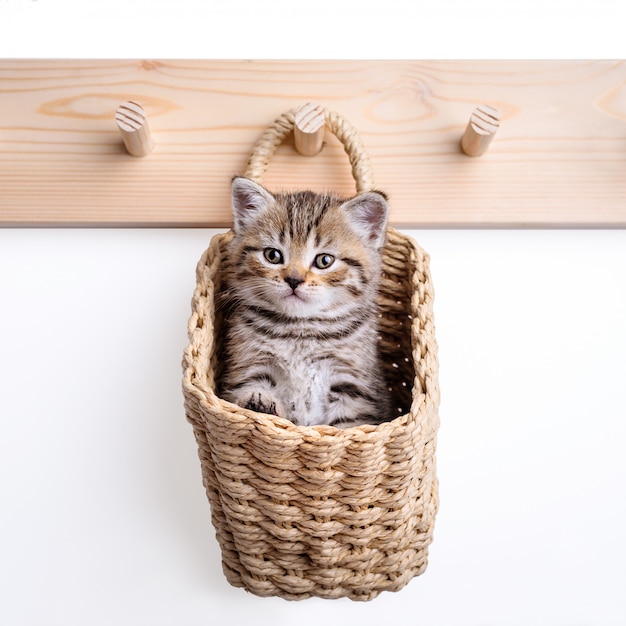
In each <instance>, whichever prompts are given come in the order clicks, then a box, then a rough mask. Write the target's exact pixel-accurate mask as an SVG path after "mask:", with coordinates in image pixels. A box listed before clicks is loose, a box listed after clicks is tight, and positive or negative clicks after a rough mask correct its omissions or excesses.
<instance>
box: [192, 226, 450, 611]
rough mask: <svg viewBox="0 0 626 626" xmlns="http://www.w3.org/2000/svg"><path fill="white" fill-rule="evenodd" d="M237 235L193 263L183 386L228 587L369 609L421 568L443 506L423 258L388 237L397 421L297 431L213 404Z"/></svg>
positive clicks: (388, 338)
mask: <svg viewBox="0 0 626 626" xmlns="http://www.w3.org/2000/svg"><path fill="white" fill-rule="evenodd" d="M230 237H232V233H226V234H221V235H216V236H215V237H214V238H213V240H212V241H211V244H210V246H209V248H208V249H207V250H206V252H205V253H204V255H203V256H202V258H201V260H200V262H199V264H198V267H197V287H196V291H195V293H194V297H193V303H192V316H191V318H190V320H189V328H188V331H189V344H188V346H187V348H186V350H185V354H184V361H183V367H184V381H183V390H184V398H185V407H186V414H187V418H188V420H189V421H190V422H191V424H192V425H193V429H194V434H195V437H196V440H197V443H198V448H199V456H200V461H201V465H202V476H203V483H204V486H205V488H206V492H207V495H208V499H209V502H210V504H211V511H212V521H213V525H214V527H215V530H216V535H217V539H218V542H219V544H220V547H221V551H222V564H223V569H224V573H225V575H226V578H227V580H228V581H229V582H230V583H231V584H232V585H234V586H236V587H244V588H245V589H247V590H248V591H250V592H252V593H254V594H256V595H260V596H280V597H282V598H286V599H289V600H296V599H303V598H308V597H311V596H319V597H323V598H339V597H348V598H351V599H353V600H370V599H372V598H375V597H376V596H377V595H378V594H379V593H380V592H381V591H398V590H399V589H401V588H402V587H404V586H405V585H406V584H407V583H408V582H409V581H410V580H411V579H412V578H413V577H414V576H417V575H418V574H421V573H422V572H423V571H424V569H425V568H426V565H427V558H428V546H429V545H430V543H431V541H432V533H433V526H434V521H435V515H436V512H437V508H438V493H437V478H436V471H435V445H436V434H437V429H438V425H439V418H438V406H439V388H438V376H437V369H438V362H437V345H436V341H435V330H434V323H433V288H432V282H431V277H430V271H429V266H428V261H429V259H428V256H427V255H426V254H425V253H424V252H423V251H422V250H421V249H420V248H419V246H418V245H417V244H416V243H415V242H413V240H412V239H411V238H410V237H408V236H406V235H404V234H402V233H399V232H397V231H395V230H393V229H391V228H390V229H388V234H387V244H386V247H385V250H384V254H383V267H384V275H383V281H382V285H381V291H380V297H379V304H380V311H381V315H380V332H381V349H382V352H383V354H384V357H385V359H384V360H385V367H386V372H385V374H386V376H387V379H388V382H389V387H390V389H391V390H392V392H393V394H394V396H395V398H396V400H397V407H398V415H399V417H398V418H396V419H395V420H393V421H391V422H388V423H384V424H380V425H378V426H359V427H355V428H350V429H347V430H340V429H336V428H333V427H329V426H314V427H302V426H295V425H293V424H292V423H291V422H288V421H287V420H284V419H281V418H278V417H275V416H270V415H264V414H259V413H255V412H253V411H249V410H246V409H242V408H240V407H238V406H236V405H234V404H231V403H228V402H225V401H223V400H221V399H220V398H219V397H218V396H217V395H216V393H215V389H216V388H217V385H216V382H217V380H218V379H219V375H220V371H221V367H220V361H221V359H220V354H221V338H222V336H223V324H224V321H223V320H222V319H221V318H220V314H219V311H217V310H216V308H215V306H214V298H215V296H216V294H218V293H219V290H220V287H221V276H220V267H221V263H222V259H223V256H224V253H225V246H226V244H227V242H228V241H229V240H230Z"/></svg>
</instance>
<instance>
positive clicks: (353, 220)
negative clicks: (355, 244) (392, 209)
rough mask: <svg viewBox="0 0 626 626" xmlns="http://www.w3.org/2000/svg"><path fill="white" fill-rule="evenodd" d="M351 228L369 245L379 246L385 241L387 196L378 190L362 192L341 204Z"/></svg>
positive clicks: (387, 210) (387, 211)
mask: <svg viewBox="0 0 626 626" xmlns="http://www.w3.org/2000/svg"><path fill="white" fill-rule="evenodd" d="M341 209H342V210H343V211H344V212H345V213H346V215H347V216H348V219H349V220H350V224H351V225H352V228H353V229H354V230H355V231H356V233H357V234H358V235H359V236H360V237H362V238H363V239H365V241H366V242H367V243H369V244H370V245H372V246H374V247H376V248H380V247H381V246H382V245H383V243H384V242H385V227H386V226H387V215H388V213H389V209H388V208H387V198H386V197H385V196H384V194H382V193H380V192H378V191H368V192H366V193H362V194H360V195H358V196H356V197H354V198H352V199H351V200H348V201H347V202H345V203H344V204H342V205H341Z"/></svg>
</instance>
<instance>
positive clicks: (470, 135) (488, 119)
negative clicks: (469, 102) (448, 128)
mask: <svg viewBox="0 0 626 626" xmlns="http://www.w3.org/2000/svg"><path fill="white" fill-rule="evenodd" d="M499 127H500V112H499V111H498V109H495V108H494V107H491V106H488V105H486V104H483V105H482V106H479V107H478V108H477V109H474V112H473V113H472V115H471V117H470V119H469V122H468V124H467V128H466V129H465V134H464V135H463V138H462V139H461V148H462V150H463V152H465V154H467V155H468V156H472V157H476V156H480V155H481V154H484V153H485V151H486V150H487V148H488V147H489V144H490V143H491V140H492V139H493V138H494V136H495V134H496V132H497V130H498V128H499Z"/></svg>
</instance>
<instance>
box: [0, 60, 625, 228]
mask: <svg viewBox="0 0 626 626" xmlns="http://www.w3.org/2000/svg"><path fill="white" fill-rule="evenodd" d="M0 92H1V93H2V99H1V104H0V107H1V109H2V120H1V121H0V222H1V223H2V224H4V225H121V226H202V227H208V226H215V227H226V226H228V225H230V221H231V220H230V207H229V180H230V177H231V176H232V175H233V174H237V173H241V172H243V170H244V169H245V165H246V160H247V157H248V154H249V152H250V150H251V148H252V146H253V144H254V142H255V141H256V140H257V138H258V137H259V136H260V134H261V133H262V131H263V130H264V129H265V127H266V126H267V125H268V124H270V123H271V122H272V121H273V120H274V119H275V118H276V117H277V116H278V115H279V114H281V113H282V112H284V111H286V110H288V109H292V108H296V107H298V106H301V105H302V104H304V103H305V102H308V101H314V102H316V103H319V104H320V105H322V106H325V107H327V108H331V109H334V110H336V111H338V112H339V113H341V114H342V115H343V116H344V117H346V118H347V119H348V120H350V122H351V123H352V124H353V125H354V126H355V127H356V128H357V129H359V131H360V132H361V135H362V138H363V141H364V143H365V146H366V147H367V149H368V150H369V152H370V156H371V160H372V166H373V168H374V172H375V174H376V186H377V187H378V188H379V189H382V190H384V191H385V192H386V193H387V194H388V195H389V196H390V206H391V221H392V223H393V224H394V225H396V226H399V227H439V226H441V227H484V226H487V227H490V226H495V227H498V226H505V227H508V226H531V227H534V226H577V227H583V226H614V227H625V226H626V63H625V62H623V61H589V62H584V61H562V62H561V61H533V62H526V61H516V62H511V61H480V62H478V61H457V62H454V61H429V62H421V61H271V62H270V61H119V60H116V61H106V60H98V61H50V60H45V61H33V60H29V61H15V60H10V61H0ZM127 100H132V101H135V102H138V103H139V104H140V105H141V106H142V107H143V108H144V110H145V112H146V115H147V117H148V118H149V120H150V129H151V132H152V136H153V138H154V141H155V149H154V151H153V152H152V153H151V154H150V155H148V156H146V157H144V158H142V159H137V158H134V157H132V156H130V155H128V154H127V153H126V152H125V150H124V146H123V143H122V140H121V137H120V133H119V131H118V129H117V127H116V124H115V111H116V109H117V107H118V106H119V105H120V104H121V103H122V102H124V101H127ZM481 104H488V105H490V106H493V107H495V108H497V109H498V110H499V111H500V113H501V121H500V128H499V130H498V134H497V137H496V139H495V140H494V141H493V142H492V144H491V145H490V147H489V150H488V151H487V152H486V153H485V154H484V155H483V156H482V157H480V158H479V159H473V158H470V157H467V156H466V155H464V154H463V153H462V151H461V148H460V139H461V136H462V135H463V132H464V130H465V127H466V124H467V121H468V119H469V116H470V115H471V113H472V111H473V110H474V109H475V108H476V107H477V106H478V105H481ZM265 184H266V185H267V186H268V187H270V188H274V189H277V188H312V189H316V190H321V189H329V188H330V189H334V190H336V191H338V192H342V193H346V194H350V193H352V192H353V190H354V185H353V182H352V180H351V178H350V167H349V164H348V161H347V158H346V156H345V154H343V151H342V148H341V146H340V145H339V143H338V142H337V141H336V139H335V138H334V137H332V136H330V135H329V134H327V137H326V144H325V145H324V148H323V150H322V152H321V153H320V154H318V155H317V156H315V157H303V156H301V155H299V154H298V153H297V152H296V151H295V149H294V146H293V140H292V139H290V140H289V141H287V142H286V143H285V144H284V145H282V146H281V147H280V148H279V149H278V150H277V152H276V155H275V156H274V158H273V160H272V163H271V165H270V168H269V170H268V173H267V177H266V180H265Z"/></svg>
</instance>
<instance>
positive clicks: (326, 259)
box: [313, 254, 335, 270]
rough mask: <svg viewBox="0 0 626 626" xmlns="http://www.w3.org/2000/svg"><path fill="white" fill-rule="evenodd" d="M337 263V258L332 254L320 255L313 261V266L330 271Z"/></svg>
mask: <svg viewBox="0 0 626 626" xmlns="http://www.w3.org/2000/svg"><path fill="white" fill-rule="evenodd" d="M334 262H335V257H334V256H333V255H332V254H318V255H317V256H316V257H315V261H313V265H315V267H317V268H318V269H320V270H326V269H328V268H329V267H330V266H331V265H332V264H333V263H334Z"/></svg>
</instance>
